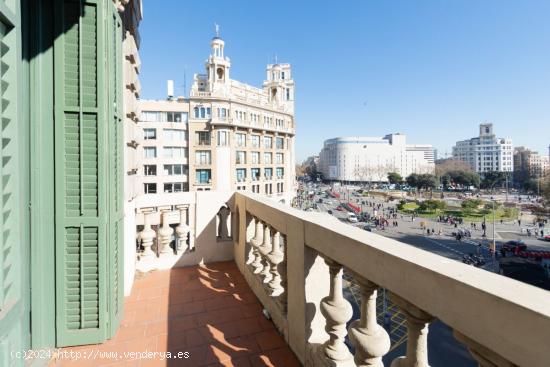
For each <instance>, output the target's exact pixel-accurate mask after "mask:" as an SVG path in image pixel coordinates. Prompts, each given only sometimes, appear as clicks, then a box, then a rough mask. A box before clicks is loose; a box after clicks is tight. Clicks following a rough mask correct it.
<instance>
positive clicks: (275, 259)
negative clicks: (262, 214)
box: [267, 231, 285, 297]
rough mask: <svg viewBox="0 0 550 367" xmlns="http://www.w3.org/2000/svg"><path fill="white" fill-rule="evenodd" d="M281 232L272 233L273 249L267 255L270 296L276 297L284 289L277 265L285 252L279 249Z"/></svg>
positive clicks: (281, 260)
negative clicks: (269, 274)
mask: <svg viewBox="0 0 550 367" xmlns="http://www.w3.org/2000/svg"><path fill="white" fill-rule="evenodd" d="M280 241H281V233H280V232H279V231H275V233H274V234H273V249H272V250H271V252H270V253H269V254H268V255H267V258H268V259H269V265H270V267H271V269H270V272H271V280H270V282H269V288H270V290H271V297H277V296H279V295H280V294H282V293H283V291H284V289H283V287H282V286H281V281H282V279H281V274H280V272H279V270H280V269H279V265H280V264H281V263H282V262H283V260H284V257H285V254H284V253H283V252H282V251H281V246H280Z"/></svg>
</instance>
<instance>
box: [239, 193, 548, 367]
mask: <svg viewBox="0 0 550 367" xmlns="http://www.w3.org/2000/svg"><path fill="white" fill-rule="evenodd" d="M231 208H232V212H233V213H235V215H234V216H233V221H235V223H234V228H236V235H235V236H233V240H234V255H235V262H236V263H237V265H238V267H239V269H240V270H241V271H242V273H243V274H244V276H245V279H246V280H247V282H248V283H249V285H250V287H251V288H252V290H253V291H254V293H255V294H256V296H257V297H258V299H259V300H260V302H261V303H262V304H263V306H264V308H265V309H266V311H267V312H268V313H269V315H270V316H271V318H272V320H273V322H274V324H275V325H276V326H277V328H278V329H279V331H280V332H281V333H282V334H283V335H284V337H285V340H286V341H287V343H288V344H289V346H290V347H291V348H292V350H293V351H294V352H295V353H296V355H297V356H298V358H299V359H300V360H301V362H302V363H303V364H304V365H305V366H336V367H339V366H383V363H382V357H384V356H385V355H386V354H387V353H388V350H389V348H390V340H389V337H388V333H387V332H386V330H385V329H384V328H382V327H381V326H380V325H378V324H377V317H376V316H377V315H376V297H377V291H378V289H380V288H384V289H386V290H387V291H388V292H389V293H390V297H391V299H392V301H393V302H394V303H395V304H396V305H397V306H398V307H399V308H400V309H401V310H402V312H403V314H404V315H405V316H406V326H407V346H406V353H405V355H404V356H401V357H399V358H396V359H395V360H393V361H392V362H391V366H392V367H408V366H411V367H413V366H414V367H428V366H429V364H428V363H429V357H430V356H429V353H428V347H427V343H428V331H429V327H430V323H431V322H433V321H434V320H436V319H438V320H440V321H441V322H443V323H445V324H446V325H448V326H449V327H450V328H451V329H452V330H453V333H454V335H455V338H456V339H457V340H458V341H460V342H461V343H463V344H465V345H466V347H467V348H468V350H470V352H471V354H472V356H473V358H474V359H475V360H476V361H478V363H479V365H480V366H483V367H485V366H529V367H539V366H540V367H542V366H548V365H549V363H550V362H549V361H550V357H549V356H548V352H549V351H550V349H549V345H550V293H549V292H547V291H544V290H542V289H539V288H535V287H532V286H530V285H527V284H524V283H520V282H517V281H515V280H512V279H509V278H506V277H503V276H500V275H497V274H493V273H490V272H487V271H485V270H482V269H477V268H474V267H471V266H468V265H465V264H462V263H460V262H457V261H454V260H450V259H447V258H444V257H441V256H439V255H436V254H432V253H429V252H426V251H423V250H420V249H418V248H415V247H412V246H409V245H406V244H403V243H400V242H398V241H395V240H392V239H389V238H385V237H382V236H379V235H376V234H373V233H369V232H366V231H363V230H361V229H359V228H355V227H352V226H350V225H348V224H345V223H341V222H339V221H338V220H336V219H335V218H334V217H331V216H328V215H326V214H322V213H305V212H301V211H298V210H295V209H292V208H289V207H286V206H284V205H281V204H276V203H274V202H272V201H270V200H269V199H267V198H263V197H260V196H258V195H254V194H248V193H241V192H237V193H235V194H234V200H233V203H232V207H231ZM344 271H345V272H346V274H347V275H350V276H351V277H352V278H353V279H354V281H355V282H356V283H357V284H358V285H359V289H360V295H361V312H360V317H359V318H358V319H357V320H352V322H351V323H349V327H346V326H347V325H348V321H350V319H351V318H352V312H351V306H350V304H349V303H348V302H347V301H346V299H345V298H344V297H343V295H342V274H343V272H344ZM348 337H349V341H350V343H351V344H352V345H353V347H354V348H353V352H352V350H350V349H349V348H348V346H347V344H346V342H345V341H346V340H347V338H348Z"/></svg>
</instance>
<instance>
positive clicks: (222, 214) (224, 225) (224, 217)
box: [218, 206, 231, 241]
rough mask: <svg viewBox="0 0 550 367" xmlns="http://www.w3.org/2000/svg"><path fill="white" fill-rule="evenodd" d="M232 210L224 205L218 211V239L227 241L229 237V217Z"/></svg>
mask: <svg viewBox="0 0 550 367" xmlns="http://www.w3.org/2000/svg"><path fill="white" fill-rule="evenodd" d="M230 214H231V210H229V208H228V207H227V206H222V207H221V208H220V210H219V211H218V240H219V241H227V240H229V239H230V237H229V227H228V219H229V216H230Z"/></svg>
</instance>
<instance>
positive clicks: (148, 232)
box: [139, 213, 157, 258]
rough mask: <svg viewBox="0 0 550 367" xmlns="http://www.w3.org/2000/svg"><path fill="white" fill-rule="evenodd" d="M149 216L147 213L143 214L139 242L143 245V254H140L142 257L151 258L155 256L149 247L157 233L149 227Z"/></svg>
mask: <svg viewBox="0 0 550 367" xmlns="http://www.w3.org/2000/svg"><path fill="white" fill-rule="evenodd" d="M149 216H150V214H149V213H144V214H143V230H142V231H141V233H140V235H139V237H140V238H141V244H142V246H143V254H142V255H141V256H142V257H143V258H152V257H154V256H155V253H154V252H153V250H151V247H152V246H153V240H154V239H155V237H156V236H157V234H156V233H155V231H153V229H152V228H151V223H150V222H149V221H150V218H149Z"/></svg>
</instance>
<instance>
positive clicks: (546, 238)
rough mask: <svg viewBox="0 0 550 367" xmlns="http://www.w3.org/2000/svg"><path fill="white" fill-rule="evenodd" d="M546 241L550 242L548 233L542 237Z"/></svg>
mask: <svg viewBox="0 0 550 367" xmlns="http://www.w3.org/2000/svg"><path fill="white" fill-rule="evenodd" d="M542 239H543V240H544V241H549V242H550V234H547V235H546V236H544V237H543V238H542Z"/></svg>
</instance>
